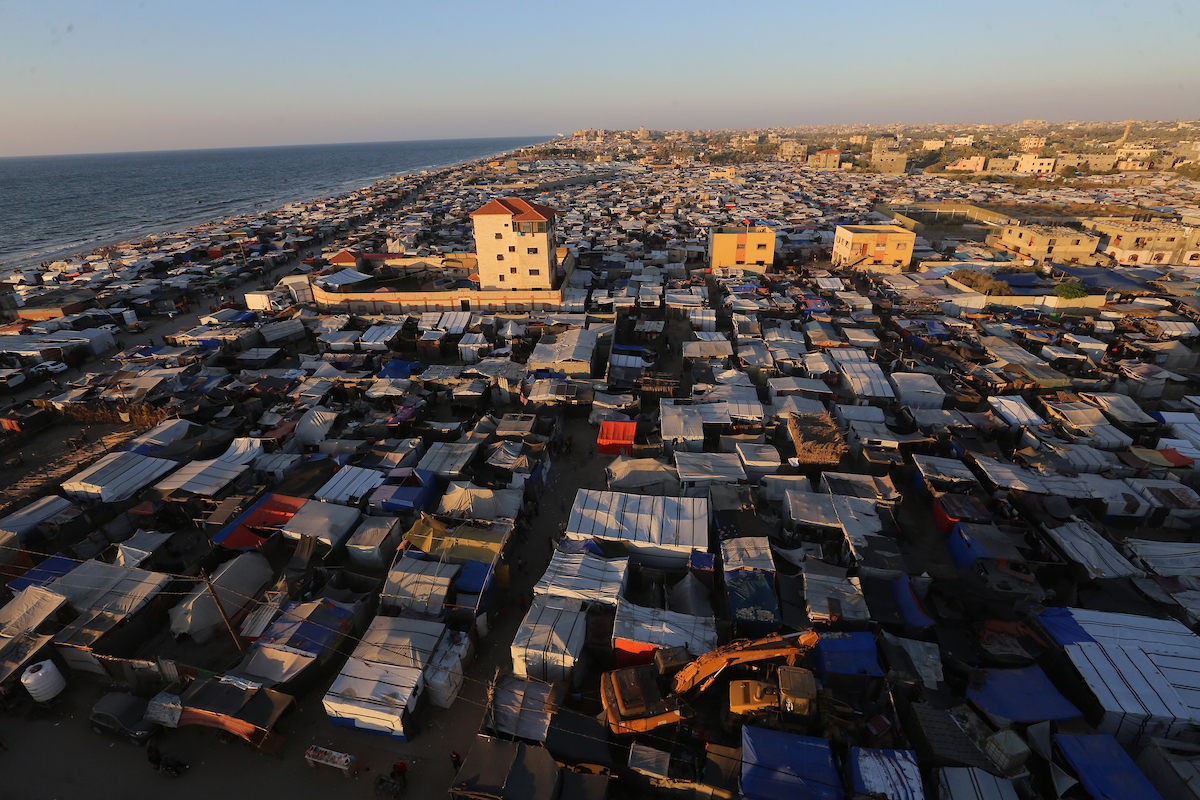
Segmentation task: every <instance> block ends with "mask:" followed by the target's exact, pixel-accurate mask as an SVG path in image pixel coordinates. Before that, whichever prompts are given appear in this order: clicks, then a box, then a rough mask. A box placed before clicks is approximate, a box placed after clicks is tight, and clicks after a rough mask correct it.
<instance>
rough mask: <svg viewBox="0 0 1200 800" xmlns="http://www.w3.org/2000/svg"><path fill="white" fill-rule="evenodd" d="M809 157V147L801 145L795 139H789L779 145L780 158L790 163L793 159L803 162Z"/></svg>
mask: <svg viewBox="0 0 1200 800" xmlns="http://www.w3.org/2000/svg"><path fill="white" fill-rule="evenodd" d="M807 156H808V145H806V144H800V142H797V141H795V140H794V139H787V140H784V141H782V142H780V143H779V157H780V158H782V159H785V160H788V161H791V160H792V159H793V158H799V159H801V160H803V159H804V158H806V157H807Z"/></svg>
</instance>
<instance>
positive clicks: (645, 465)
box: [604, 456, 679, 495]
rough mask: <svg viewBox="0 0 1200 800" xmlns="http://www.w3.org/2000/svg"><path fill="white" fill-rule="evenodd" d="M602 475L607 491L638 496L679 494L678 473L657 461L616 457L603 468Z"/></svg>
mask: <svg viewBox="0 0 1200 800" xmlns="http://www.w3.org/2000/svg"><path fill="white" fill-rule="evenodd" d="M604 474H605V476H606V477H607V478H608V488H609V489H617V490H622V491H632V492H637V493H638V494H652V495H678V494H679V473H678V472H677V471H676V470H675V468H674V467H672V466H670V465H668V464H664V463H663V462H661V461H658V460H657V459H653V458H626V457H624V456H618V457H617V458H615V459H613V461H612V463H611V464H609V465H608V466H607V467H605V468H604Z"/></svg>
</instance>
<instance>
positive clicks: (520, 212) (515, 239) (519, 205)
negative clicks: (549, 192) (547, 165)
mask: <svg viewBox="0 0 1200 800" xmlns="http://www.w3.org/2000/svg"><path fill="white" fill-rule="evenodd" d="M555 217H556V213H555V211H554V209H552V208H550V207H548V206H544V205H541V204H540V203H530V202H528V201H526V200H521V199H520V198H515V197H509V198H504V199H501V200H492V201H491V202H490V203H487V204H486V205H484V206H483V207H482V208H480V209H479V210H477V211H475V212H474V213H473V214H471V222H472V223H473V224H474V226H475V252H476V255H477V256H478V258H479V288H480V289H482V290H483V291H497V290H512V289H553V288H555V283H556V280H557V274H558V263H557V256H556V251H557V247H558V245H557V243H556V241H555V235H554V220H555Z"/></svg>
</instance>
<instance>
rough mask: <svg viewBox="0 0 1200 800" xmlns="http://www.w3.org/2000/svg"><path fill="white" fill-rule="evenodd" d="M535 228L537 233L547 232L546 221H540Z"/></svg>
mask: <svg viewBox="0 0 1200 800" xmlns="http://www.w3.org/2000/svg"><path fill="white" fill-rule="evenodd" d="M534 230H535V231H536V232H537V233H545V232H546V223H544V222H539V223H538V224H537V225H535V226H534Z"/></svg>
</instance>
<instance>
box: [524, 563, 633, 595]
mask: <svg viewBox="0 0 1200 800" xmlns="http://www.w3.org/2000/svg"><path fill="white" fill-rule="evenodd" d="M628 566H629V560H628V559H625V558H612V559H606V558H600V557H598V556H594V555H592V554H590V553H564V552H563V551H561V550H555V551H554V555H553V556H552V557H551V559H550V564H549V566H547V567H546V572H545V573H544V574H543V575H542V578H541V580H539V581H538V582H537V584H536V585H535V586H534V587H533V593H534V595H545V596H547V597H566V598H571V599H573V600H580V601H583V602H587V603H597V604H600V605H606V606H612V607H614V608H615V607H616V605H617V600H618V599H619V598H620V597H621V595H622V594H623V593H624V591H625V579H626V570H627V568H628Z"/></svg>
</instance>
